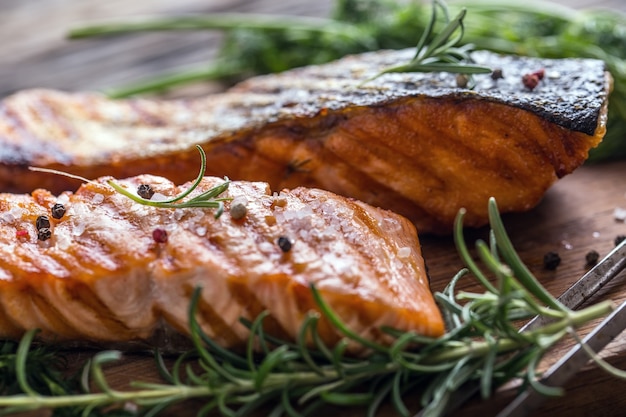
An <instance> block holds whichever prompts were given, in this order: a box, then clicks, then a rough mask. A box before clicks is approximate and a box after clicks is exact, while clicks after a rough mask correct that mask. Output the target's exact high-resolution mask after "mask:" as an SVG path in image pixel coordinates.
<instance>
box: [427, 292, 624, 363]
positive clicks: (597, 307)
mask: <svg viewBox="0 0 626 417" xmlns="http://www.w3.org/2000/svg"><path fill="white" fill-rule="evenodd" d="M612 310H613V303H612V302H611V301H603V302H600V303H597V304H594V305H592V306H590V307H587V308H585V309H583V310H580V311H569V312H567V314H566V315H565V317H563V318H562V319H560V320H557V321H555V322H553V323H550V324H547V325H545V326H542V327H540V328H538V329H536V330H532V331H529V332H526V333H524V334H525V335H526V336H528V337H527V338H524V339H526V340H524V339H521V338H515V339H513V338H502V339H500V340H498V341H497V351H498V352H500V353H504V352H508V351H511V350H515V349H519V348H521V347H524V346H526V345H531V344H533V340H534V339H535V338H536V337H537V336H540V335H545V334H555V333H557V332H559V331H561V330H563V329H566V328H568V327H570V326H572V327H577V326H580V325H582V324H584V323H587V322H589V321H590V320H594V319H597V318H600V317H603V316H606V315H607V314H609V313H610V312H611V311H612ZM492 348H493V346H492V345H490V344H489V343H487V342H486V341H472V342H468V343H467V344H465V345H463V346H459V347H457V348H455V349H449V350H446V351H443V352H436V353H434V354H432V355H429V356H427V357H426V358H425V359H424V363H426V364H438V363H444V362H449V361H453V360H458V359H461V358H464V357H468V356H475V357H478V356H484V355H485V354H486V353H487V352H489V351H490V350H491V349H492Z"/></svg>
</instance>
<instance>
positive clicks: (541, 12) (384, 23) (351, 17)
mask: <svg viewBox="0 0 626 417" xmlns="http://www.w3.org/2000/svg"><path fill="white" fill-rule="evenodd" d="M427 7H428V6H427V5H425V4H423V3H422V2H419V1H410V2H404V1H399V0H336V2H335V4H334V11H333V13H332V15H331V16H330V18H328V19H312V18H302V19H301V18H298V17H295V16H267V15H256V14H235V15H233V14H227V15H225V16H223V15H221V14H213V15H210V16H197V17H193V18H189V19H188V20H184V19H182V20H181V18H175V19H156V20H155V21H140V22H131V23H112V24H109V25H104V26H103V25H99V26H94V27H85V28H77V29H74V30H72V31H71V32H70V37H75V38H77V37H86V36H98V35H104V34H111V33H129V32H139V31H145V30H169V29H185V30H190V29H202V30H211V29H218V30H223V31H225V35H226V36H225V38H224V43H223V44H222V48H221V50H220V52H219V54H218V57H217V58H216V60H215V61H214V62H212V63H209V64H206V65H202V66H200V67H197V68H190V69H186V70H185V69H182V70H181V71H180V72H176V73H174V74H167V75H164V76H162V77H159V78H157V79H153V80H147V81H143V82H141V83H139V84H136V85H132V86H128V87H125V88H121V89H118V90H114V91H112V92H111V93H110V94H111V96H113V97H124V96H128V95H133V94H141V93H148V92H159V91H164V90H166V89H168V88H170V87H173V86H177V85H181V84H184V83H189V82H194V81H201V80H218V81H224V82H233V81H236V80H239V79H242V78H244V77H247V76H250V75H254V74H265V73H271V72H279V71H284V70H287V69H289V68H294V67H300V66H305V65H312V64H321V63H324V62H328V61H331V60H334V59H338V58H341V57H343V56H345V55H348V54H353V53H361V52H366V51H371V50H378V49H401V48H409V47H412V46H415V39H416V37H417V35H418V34H420V33H421V34H424V33H426V32H428V27H429V25H430V22H431V20H429V18H428V16H429V14H432V12H431V13H429V11H428V8H427ZM434 7H435V3H433V8H434ZM462 8H467V9H468V13H467V16H465V19H464V22H465V23H464V41H465V42H467V43H471V44H473V45H475V47H476V48H479V49H487V50H492V51H496V52H502V53H508V54H520V55H530V56H542V57H552V58H566V57H587V58H597V59H601V60H603V61H604V62H606V64H607V67H608V69H609V71H610V72H611V74H612V75H613V78H614V80H615V84H614V90H613V92H612V94H611V97H610V100H609V118H608V131H607V135H606V137H605V139H604V140H603V142H602V144H601V145H600V146H598V148H596V149H594V150H592V152H591V154H590V160H592V161H600V160H606V159H614V158H623V157H626V15H624V14H622V13H619V12H617V11H594V10H574V9H572V8H569V7H565V6H561V5H557V4H554V3H550V2H547V1H535V0H528V1H524V2H518V3H515V4H512V3H511V2H510V1H508V0H458V1H454V2H451V3H450V10H451V11H455V10H456V13H459V11H460V10H461V9H462ZM222 17H223V18H222Z"/></svg>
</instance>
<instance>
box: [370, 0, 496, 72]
mask: <svg viewBox="0 0 626 417" xmlns="http://www.w3.org/2000/svg"><path fill="white" fill-rule="evenodd" d="M437 10H441V12H442V13H443V15H444V21H445V23H446V26H445V27H444V28H443V29H442V30H441V32H439V33H437V34H434V30H435V25H436V24H437V21H438V19H437ZM465 14H466V9H465V8H463V9H461V11H460V12H459V14H458V15H457V16H456V17H455V18H454V19H452V20H450V16H449V12H448V8H447V7H446V5H445V4H444V3H443V2H442V1H439V0H435V1H433V6H432V14H431V18H430V20H429V21H428V25H427V26H426V29H425V30H424V31H423V32H422V36H421V37H420V40H419V42H418V43H417V47H416V49H417V51H416V52H415V56H414V57H413V59H412V60H411V61H410V62H409V63H408V64H403V65H398V66H395V67H391V68H388V69H386V70H384V71H382V72H381V73H380V74H378V75H376V76H375V77H374V78H377V77H379V76H380V75H382V74H387V73H392V72H436V71H438V72H451V73H457V74H489V73H491V72H492V70H491V68H488V67H483V66H480V65H472V64H471V61H472V59H471V57H470V52H471V48H472V45H469V44H468V45H463V46H459V44H460V42H461V40H462V39H463V33H464V27H463V18H465ZM367 81H369V80H367ZM367 81H366V82H367Z"/></svg>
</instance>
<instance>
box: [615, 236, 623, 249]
mask: <svg viewBox="0 0 626 417" xmlns="http://www.w3.org/2000/svg"><path fill="white" fill-rule="evenodd" d="M624 240H626V235H618V236H617V237H616V238H615V246H617V245H619V244H620V243H622V242H623V241H624Z"/></svg>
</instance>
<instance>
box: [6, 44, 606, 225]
mask: <svg viewBox="0 0 626 417" xmlns="http://www.w3.org/2000/svg"><path fill="white" fill-rule="evenodd" d="M412 54H413V50H402V51H378V52H373V53H366V54H362V55H356V56H350V57H346V58H344V59H341V60H339V61H336V62H333V63H330V64H325V65H320V66H311V67H305V68H301V69H296V70H291V71H288V72H285V73H282V74H278V75H268V76H260V77H255V78H252V79H250V80H248V81H245V82H243V83H241V84H239V85H237V86H235V87H234V88H233V89H231V90H229V91H227V92H225V93H223V94H216V95H212V96H207V97H204V98H199V99H189V100H173V101H160V100H149V99H131V100H126V101H113V100H109V99H107V98H105V97H103V96H101V95H99V94H89V93H73V94H72V93H63V92H58V91H44V90H31V91H24V92H20V93H17V94H16V95H14V96H11V97H8V98H6V99H5V100H4V101H3V102H2V104H1V106H0V179H1V180H0V188H2V189H3V190H5V191H10V192H30V191H32V190H33V189H35V188H38V187H43V188H47V189H50V190H51V191H53V192H60V191H63V190H66V189H75V187H76V184H73V183H69V182H67V179H65V178H63V177H58V178H57V177H52V178H51V177H50V176H42V175H41V174H38V173H32V172H29V171H28V169H27V167H28V166H30V165H35V166H39V167H46V168H54V169H61V170H64V171H69V172H72V173H74V174H77V175H81V176H83V177H87V178H97V177H100V176H106V175H113V176H115V177H118V178H122V177H128V176H134V175H138V174H143V173H150V174H155V175H160V176H164V177H166V178H169V179H171V180H172V181H174V182H175V183H181V182H183V181H186V180H187V179H188V178H189V177H190V175H192V174H191V173H193V172H195V167H196V150H195V148H194V145H196V144H199V145H201V146H202V147H203V148H204V150H205V151H206V153H207V155H208V170H207V174H210V175H216V176H220V177H221V176H228V177H230V178H233V179H237V180H251V181H257V180H258V181H265V182H268V183H269V184H270V185H271V187H272V188H273V189H282V188H283V187H287V188H294V187H296V186H306V187H314V188H321V189H326V190H330V191H333V192H335V193H338V194H340V195H345V196H349V197H353V198H356V199H359V200H361V201H364V202H366V203H368V204H372V205H375V206H379V207H383V208H387V209H392V210H394V211H396V212H398V213H400V214H402V215H404V216H407V217H408V218H410V219H411V220H412V221H413V222H414V223H415V224H416V225H417V227H418V230H419V231H420V233H421V232H434V233H447V232H449V231H451V229H452V224H453V220H454V217H455V215H456V213H457V212H458V210H459V209H460V208H461V207H464V208H465V209H466V210H467V216H466V224H467V225H468V226H480V225H483V224H485V223H486V222H487V212H486V207H487V201H488V199H489V197H495V198H496V199H497V201H498V204H499V207H500V209H501V210H502V211H503V212H510V211H525V210H528V209H530V208H532V207H533V206H535V205H536V204H537V203H538V202H539V201H540V199H541V197H542V196H543V195H544V193H545V191H546V190H547V189H548V188H549V187H550V185H551V184H552V183H553V182H554V181H556V180H557V179H558V178H560V177H563V176H564V175H566V174H568V173H571V172H572V171H573V170H574V169H576V168H577V167H578V166H579V165H581V164H582V163H583V162H584V161H585V159H586V158H587V156H588V151H589V150H590V149H591V148H593V147H594V146H596V145H597V144H598V143H599V142H600V141H601V139H602V137H603V135H604V133H605V129H606V126H605V124H606V111H607V102H608V95H609V91H610V89H611V77H610V75H609V74H608V73H607V72H606V70H605V66H604V63H603V62H601V61H598V60H590V59H562V60H551V59H539V58H523V57H513V56H501V55H496V54H492V53H487V52H477V53H475V54H474V55H473V58H474V60H475V61H476V62H477V63H478V64H481V65H485V66H488V67H490V68H493V69H494V71H496V70H497V72H496V73H498V74H502V75H503V77H504V78H500V79H498V77H494V76H493V75H492V74H483V75H476V76H474V80H475V87H474V88H473V89H468V88H464V87H458V86H457V80H456V77H455V75H454V74H448V73H425V74H424V73H404V74H386V75H384V76H381V77H379V78H377V79H374V80H372V81H370V82H367V83H364V84H363V81H364V80H367V79H369V78H371V77H373V76H374V75H376V74H377V73H378V72H380V71H381V70H383V69H385V68H388V67H390V66H394V65H397V64H399V63H405V62H407V61H409V60H410V58H411V57H412ZM532 73H536V74H541V75H543V78H542V79H541V80H536V81H538V83H537V85H535V86H533V85H529V84H526V85H525V84H524V83H523V82H522V79H523V78H524V76H525V75H527V74H532ZM530 87H533V88H532V89H531V88H530Z"/></svg>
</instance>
